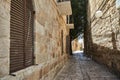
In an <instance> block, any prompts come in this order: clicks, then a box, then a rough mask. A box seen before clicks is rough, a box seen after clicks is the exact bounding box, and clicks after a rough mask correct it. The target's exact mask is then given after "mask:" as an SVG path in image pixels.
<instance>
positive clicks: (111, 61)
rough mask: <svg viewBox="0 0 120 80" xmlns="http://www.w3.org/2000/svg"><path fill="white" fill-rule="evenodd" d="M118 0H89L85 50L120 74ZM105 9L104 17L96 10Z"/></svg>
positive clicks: (119, 16)
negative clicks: (97, 16) (116, 3)
mask: <svg viewBox="0 0 120 80" xmlns="http://www.w3.org/2000/svg"><path fill="white" fill-rule="evenodd" d="M115 1H116V0H95V1H93V0H89V3H88V27H86V28H85V31H86V32H85V44H86V46H85V52H86V54H88V55H90V56H91V57H93V59H94V60H96V61H98V62H100V63H103V64H105V65H107V66H108V67H109V68H111V69H112V70H113V71H115V72H117V73H118V75H119V74H120V10H117V9H116V7H115ZM97 10H101V11H103V16H102V18H98V19H97V18H96V17H95V12H96V11H97Z"/></svg>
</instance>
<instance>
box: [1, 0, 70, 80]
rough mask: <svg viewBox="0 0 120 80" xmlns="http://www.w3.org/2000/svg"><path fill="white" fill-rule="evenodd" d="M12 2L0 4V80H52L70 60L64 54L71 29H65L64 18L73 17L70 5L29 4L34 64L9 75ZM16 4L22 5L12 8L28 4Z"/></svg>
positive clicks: (52, 1)
mask: <svg viewBox="0 0 120 80" xmlns="http://www.w3.org/2000/svg"><path fill="white" fill-rule="evenodd" d="M12 1H14V0H0V32H1V34H0V80H53V78H54V77H55V75H56V74H57V73H58V72H59V70H60V69H61V68H62V67H63V65H64V63H65V62H66V60H67V59H68V56H69V53H67V52H66V48H67V47H66V42H67V41H66V40H68V39H66V36H69V29H70V28H69V26H67V25H66V15H71V14H72V10H71V4H70V1H68V0H67V1H64V2H60V3H58V2H57V0H31V1H32V4H33V14H34V18H33V19H34V23H33V26H34V29H33V35H34V36H33V37H34V40H33V44H34V47H33V46H32V47H33V49H34V51H33V55H34V61H33V64H32V65H30V66H28V67H25V68H24V69H21V70H18V71H15V72H12V73H11V72H10V64H11V63H10V60H11V59H10V58H11V52H10V49H11V45H12V44H10V43H11V40H12V39H11V30H12V29H11V24H12V23H11V21H12V19H11V15H12V14H11V13H12V9H11V4H12ZM18 1H19V3H20V1H21V3H20V5H18V4H16V3H17V0H16V3H15V4H16V5H18V7H19V6H21V5H23V4H22V1H27V0H18ZM24 4H26V3H24ZM63 6H64V7H63ZM13 7H14V5H13ZM16 8H17V7H15V8H14V9H16ZM19 8H20V7H19ZM14 9H13V10H14ZM65 9H66V10H65ZM18 11H19V10H18ZM26 11H27V10H26ZM13 13H14V12H13ZM13 17H15V16H14V15H13ZM19 19H20V18H19ZM18 21H19V20H18ZM13 23H14V22H13ZM16 24H17V23H16ZM18 31H19V30H18ZM18 34H19V33H18ZM29 34H30V33H29ZM17 44H18V43H16V46H17ZM13 51H15V49H13ZM16 64H19V62H18V63H16ZM16 64H14V65H13V66H15V65H16ZM18 67H19V66H18Z"/></svg>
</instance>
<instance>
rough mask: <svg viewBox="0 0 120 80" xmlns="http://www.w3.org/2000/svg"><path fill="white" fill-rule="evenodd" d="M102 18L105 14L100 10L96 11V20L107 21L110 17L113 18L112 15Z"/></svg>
mask: <svg viewBox="0 0 120 80" xmlns="http://www.w3.org/2000/svg"><path fill="white" fill-rule="evenodd" d="M102 16H103V12H102V11H100V10H98V11H96V13H95V17H96V18H101V19H106V18H108V17H110V18H111V15H108V16H105V17H102Z"/></svg>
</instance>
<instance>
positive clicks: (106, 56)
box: [84, 4, 120, 77]
mask: <svg viewBox="0 0 120 80" xmlns="http://www.w3.org/2000/svg"><path fill="white" fill-rule="evenodd" d="M90 14H91V13H90V6H89V4H88V25H87V27H85V29H84V30H85V32H84V44H85V47H84V53H85V54H86V55H88V56H90V57H92V59H93V60H95V61H97V62H99V63H102V64H104V65H106V66H107V67H108V68H110V70H111V71H112V72H115V73H116V74H117V75H118V76H119V77H120V51H119V50H118V49H117V44H116V41H117V36H116V33H115V32H113V31H112V30H111V32H112V33H111V37H112V40H111V43H112V46H113V49H110V48H108V47H105V46H100V45H98V44H95V43H93V40H92V33H91V27H90V26H91V22H92V21H94V19H93V20H91V19H90ZM119 15H120V10H119ZM119 25H120V17H119Z"/></svg>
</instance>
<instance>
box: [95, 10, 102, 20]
mask: <svg viewBox="0 0 120 80" xmlns="http://www.w3.org/2000/svg"><path fill="white" fill-rule="evenodd" d="M102 15H103V12H102V11H100V10H98V11H96V13H95V17H96V18H100V17H102Z"/></svg>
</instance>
